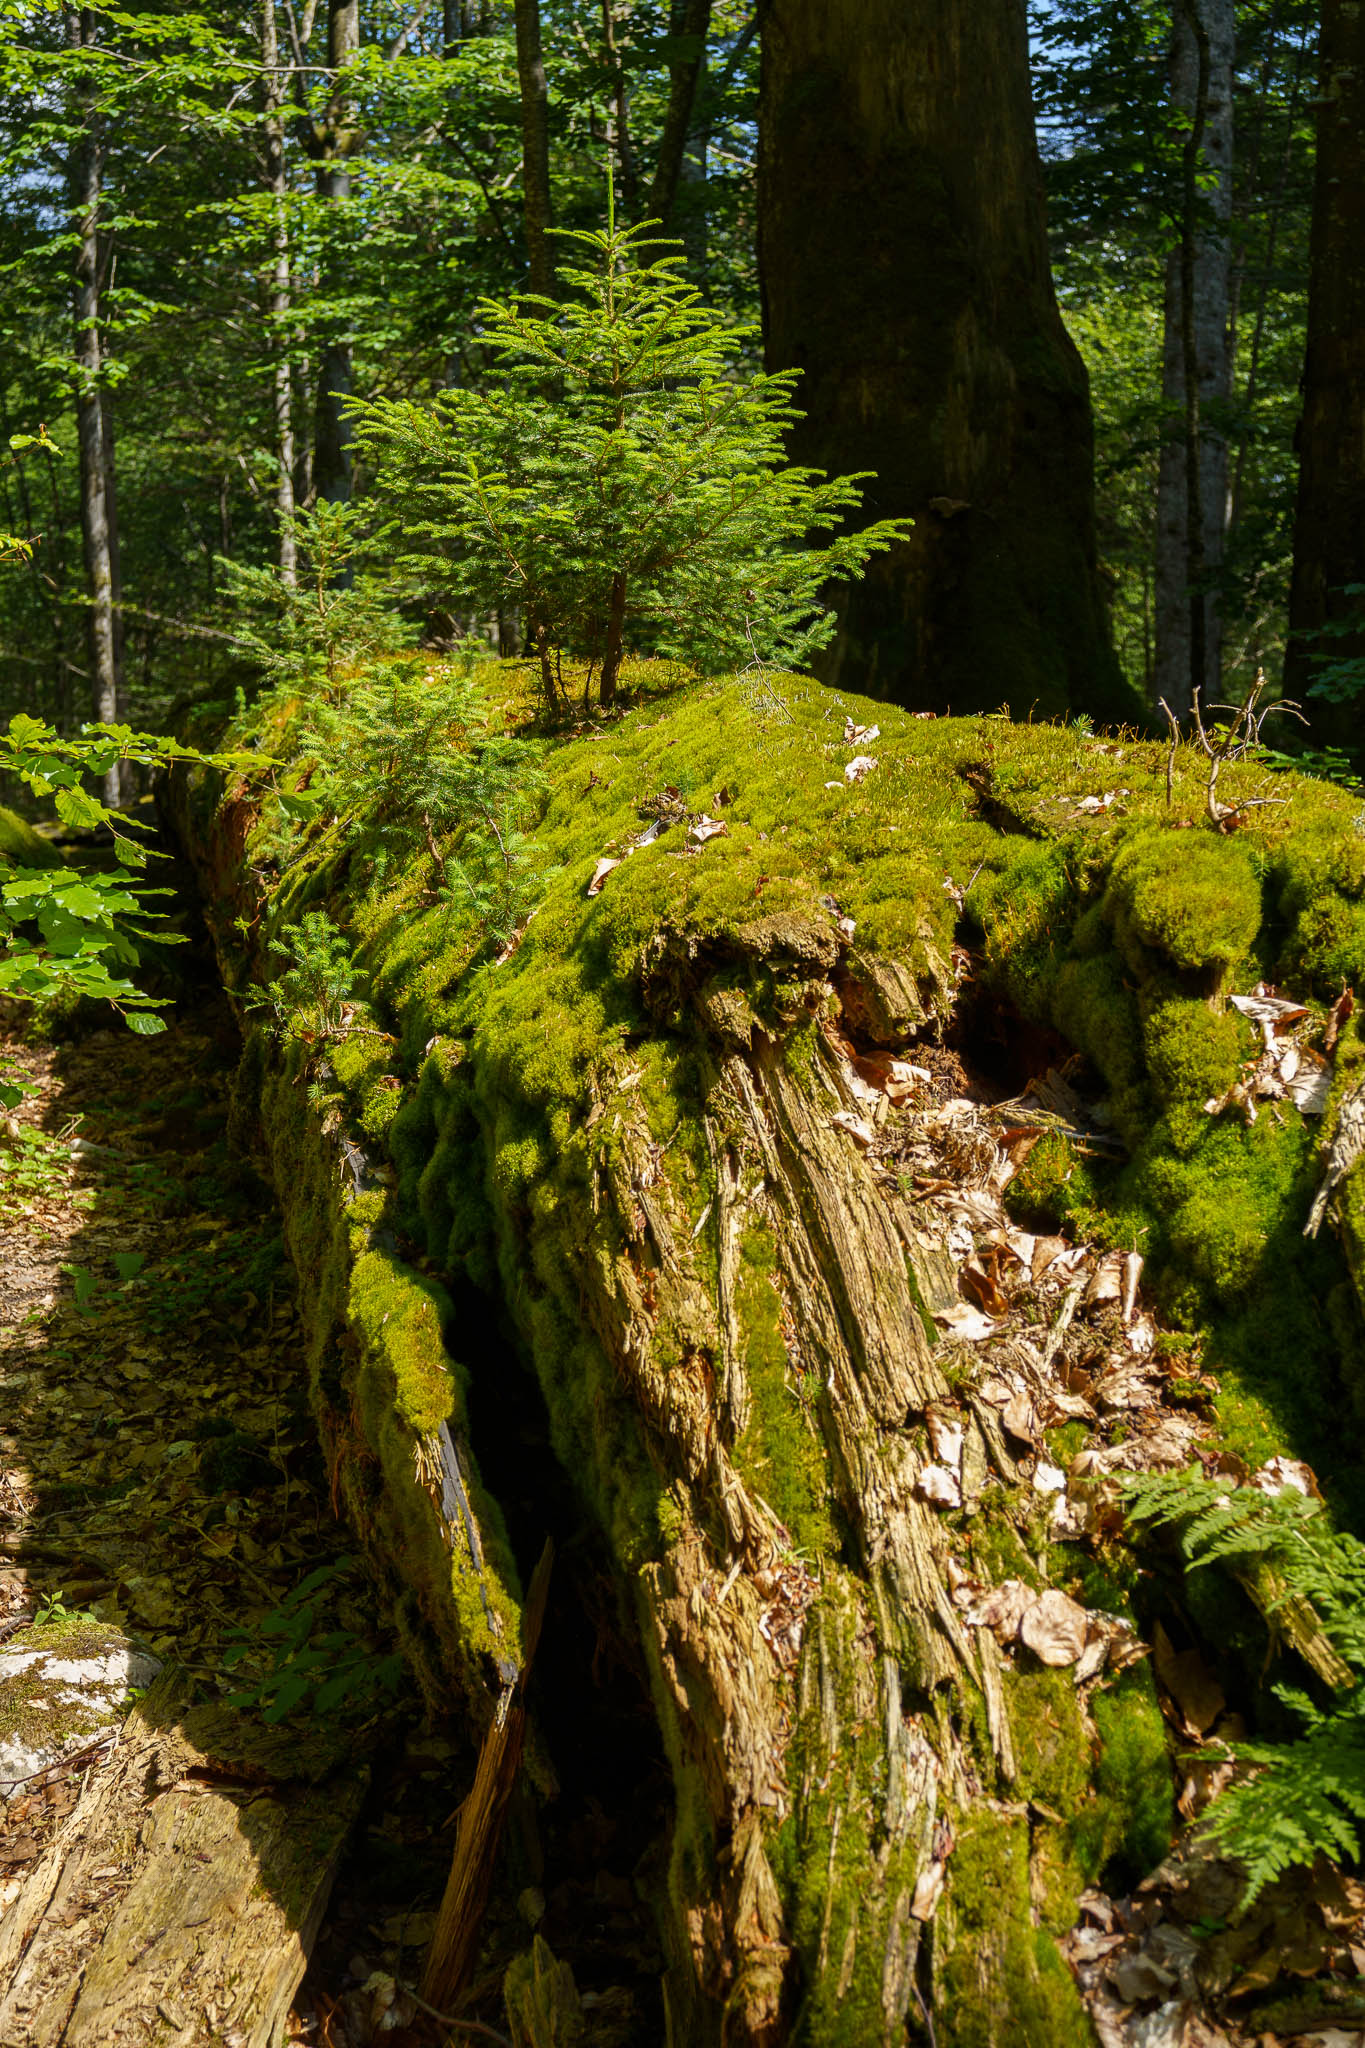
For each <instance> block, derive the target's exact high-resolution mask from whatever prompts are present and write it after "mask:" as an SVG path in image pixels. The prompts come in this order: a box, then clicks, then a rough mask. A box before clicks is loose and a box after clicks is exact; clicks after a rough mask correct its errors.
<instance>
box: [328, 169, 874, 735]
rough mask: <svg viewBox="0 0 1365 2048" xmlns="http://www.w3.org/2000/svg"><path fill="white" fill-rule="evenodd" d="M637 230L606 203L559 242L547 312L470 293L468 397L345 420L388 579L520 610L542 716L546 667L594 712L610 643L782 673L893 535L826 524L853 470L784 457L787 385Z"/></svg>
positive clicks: (555, 690)
mask: <svg viewBox="0 0 1365 2048" xmlns="http://www.w3.org/2000/svg"><path fill="white" fill-rule="evenodd" d="M650 225H652V224H649V223H646V225H645V226H643V227H636V228H619V227H618V226H617V225H616V222H615V218H614V212H612V211H611V210H610V209H609V212H608V220H607V226H606V228H605V230H603V231H596V232H592V233H578V232H569V233H564V234H563V235H562V239H563V240H564V241H565V242H566V243H568V245H569V247H570V252H571V260H570V261H569V262H567V263H566V264H564V265H563V266H562V267H561V268H560V270H559V273H558V275H559V280H560V286H561V291H562V294H563V296H562V298H560V299H557V300H551V299H546V298H536V297H524V298H521V299H520V300H518V301H516V302H507V303H498V302H495V301H491V300H485V301H483V302H482V304H481V305H480V308H479V317H480V320H481V322H482V335H481V339H482V342H483V345H484V348H485V350H486V351H487V354H488V355H489V357H490V358H491V359H492V360H493V361H494V362H495V363H496V364H497V366H498V367H497V369H496V371H495V373H494V374H493V376H492V377H491V378H490V380H489V382H488V383H487V385H486V387H485V388H482V389H479V390H467V389H462V390H456V391H448V392H445V393H443V394H442V395H441V397H440V398H438V399H437V400H436V401H435V402H434V404H432V405H430V406H424V405H417V404H413V403H411V402H409V401H406V400H398V399H389V400H379V401H375V402H372V403H368V404H363V403H357V404H355V405H354V407H353V410H354V413H355V416H356V419H357V422H358V428H359V439H360V442H361V444H362V445H363V446H364V447H365V448H366V450H367V451H368V452H369V453H370V455H371V456H372V457H375V458H377V459H379V461H380V463H381V473H380V478H379V485H378V488H379V492H380V494H381V496H382V497H384V498H386V499H387V501H388V503H389V504H390V505H391V506H392V508H393V510H394V512H395V513H396V514H397V517H398V521H399V524H400V526H401V527H402V529H403V530H404V532H405V533H406V534H407V536H408V537H409V540H410V541H411V542H413V543H415V544H416V551H415V552H414V553H412V554H410V555H409V556H408V557H407V559H405V560H404V561H403V563H402V565H401V566H402V567H403V569H405V570H410V571H414V572H415V573H416V574H417V575H418V576H419V577H421V578H422V579H424V581H425V583H426V585H427V587H428V588H429V589H433V588H434V589H437V590H439V594H440V596H441V598H442V600H443V601H444V602H446V603H448V604H449V605H450V607H451V608H452V609H453V610H474V611H478V610H480V609H482V610H491V609H494V608H497V609H499V610H503V611H505V610H508V609H510V608H512V607H514V606H519V607H521V609H522V612H523V614H524V617H525V620H526V629H527V640H528V644H529V646H530V647H532V648H534V651H535V653H536V655H537V657H538V659H539V663H540V673H541V679H542V685H543V689H544V693H545V697H546V700H547V702H548V704H549V705H550V706H552V707H553V706H555V705H557V704H559V703H561V702H562V698H563V690H562V685H561V683H560V681H559V677H560V667H559V662H560V657H561V655H563V654H570V655H575V656H578V657H579V658H581V659H584V660H586V661H587V663H588V677H589V687H590V686H591V678H592V676H593V674H594V672H599V673H600V701H601V703H602V704H603V705H604V706H606V705H610V704H611V703H612V702H613V700H614V698H615V695H616V690H617V684H618V680H619V676H620V670H621V661H622V657H623V654H624V652H625V650H626V646H627V642H628V640H629V641H630V642H631V643H632V644H634V645H636V646H639V647H641V648H643V649H648V650H651V651H653V652H656V653H660V654H665V655H672V656H675V657H681V658H683V659H686V660H689V661H693V662H696V663H697V664H698V665H699V666H701V667H703V668H705V669H711V670H715V669H723V668H725V667H727V666H729V665H731V664H733V663H734V662H735V660H736V659H737V658H738V657H740V656H742V655H743V654H744V653H745V652H746V651H748V650H749V649H754V650H756V651H757V652H758V653H759V654H761V655H762V656H763V657H764V658H766V659H771V660H782V661H785V662H788V663H792V662H798V661H800V660H802V659H803V658H804V657H805V656H806V655H808V654H809V653H810V652H811V651H812V650H813V649H815V648H816V647H819V646H821V645H823V644H824V642H825V641H826V640H827V639H828V638H829V637H830V635H831V633H832V632H833V629H834V619H833V615H832V613H831V612H830V611H829V610H828V609H827V607H826V606H825V604H824V602H823V597H822V593H823V592H824V590H825V588H826V586H827V585H828V584H829V582H830V581H831V580H832V579H838V578H844V579H847V578H851V577H856V576H857V575H859V574H860V573H861V571H862V569H863V567H864V565H865V563H866V562H867V560H868V557H869V556H870V555H872V554H874V553H876V552H877V551H878V550H880V549H884V548H887V547H890V546H891V545H892V543H893V542H895V541H897V540H900V539H902V538H904V536H905V534H906V533H907V531H908V528H909V522H907V521H904V520H881V521H879V522H877V523H876V524H875V525H872V526H868V527H865V528H863V530H862V531H861V532H858V533H847V532H838V531H837V529H838V528H839V527H840V526H841V525H842V524H843V522H844V520H845V518H846V517H847V515H849V514H850V513H852V512H854V511H855V510H856V509H857V507H858V505H859V503H860V497H861V494H860V492H859V490H858V488H857V486H858V484H859V482H860V481H861V480H862V478H861V477H858V476H850V477H840V478H837V479H835V480H833V481H830V480H826V479H825V478H824V476H823V474H822V473H821V472H820V471H817V470H812V469H802V468H797V467H794V466H793V465H791V464H790V463H788V461H787V459H786V453H785V445H784V444H785V436H786V432H787V429H788V427H789V426H790V425H791V423H792V422H793V420H795V419H798V418H799V417H800V414H799V413H798V412H797V411H796V409H795V407H794V405H793V403H792V393H793V388H794V385H795V382H796V377H797V373H796V372H795V371H788V372H783V373H781V374H779V375H775V376H769V375H764V374H761V373H755V372H752V371H749V370H747V369H745V368H744V367H743V358H744V356H745V354H746V352H747V351H748V350H749V349H750V347H751V344H752V340H753V332H754V330H753V329H752V328H748V327H741V326H736V325H734V324H732V323H731V322H729V321H727V320H726V319H725V317H724V316H723V315H722V314H720V313H718V312H716V311H714V310H713V309H712V308H711V307H709V306H707V305H705V304H704V303H703V302H702V299H701V296H700V294H699V293H698V292H696V291H694V290H693V289H692V288H691V287H690V286H689V285H688V284H686V282H685V281H684V280H683V279H682V278H681V277H680V276H679V275H678V268H679V265H680V264H681V262H682V260H683V259H682V256H681V255H680V254H679V253H677V249H678V245H677V244H676V243H671V242H662V241H660V240H658V239H657V238H652V237H651V235H650V232H649V228H650ZM812 535H832V536H833V538H830V539H828V540H827V541H826V543H825V544H824V545H821V546H817V545H813V544H812V541H811V536H812ZM585 694H586V693H585Z"/></svg>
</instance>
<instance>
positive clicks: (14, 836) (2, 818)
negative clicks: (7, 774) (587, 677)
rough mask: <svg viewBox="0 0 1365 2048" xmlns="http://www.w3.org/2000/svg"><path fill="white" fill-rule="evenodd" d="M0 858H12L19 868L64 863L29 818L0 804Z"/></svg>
mask: <svg viewBox="0 0 1365 2048" xmlns="http://www.w3.org/2000/svg"><path fill="white" fill-rule="evenodd" d="M0 860H10V861H13V862H14V865H15V866H16V867H19V868H56V867H60V866H61V865H62V858H61V855H60V854H59V853H58V852H57V850H56V848H55V847H54V846H53V845H52V844H51V842H50V841H49V840H47V839H44V837H43V835H42V833H41V832H36V831H35V830H34V828H33V827H32V825H30V824H29V823H28V821H27V819H24V818H21V817H20V816H19V814H18V812H17V811H7V810H6V809H5V808H4V806H3V805H0Z"/></svg>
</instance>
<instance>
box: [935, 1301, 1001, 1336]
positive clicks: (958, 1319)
mask: <svg viewBox="0 0 1365 2048" xmlns="http://www.w3.org/2000/svg"><path fill="white" fill-rule="evenodd" d="M934 1321H935V1322H936V1323H940V1324H942V1326H943V1328H944V1329H945V1330H947V1332H948V1333H949V1335H950V1336H953V1337H961V1338H962V1340H963V1342H964V1343H966V1344H982V1343H984V1342H985V1340H986V1338H987V1337H993V1336H994V1335H995V1333H996V1331H997V1330H998V1329H999V1328H1000V1325H999V1323H997V1322H993V1321H992V1320H991V1318H990V1317H989V1316H985V1315H982V1313H981V1311H980V1309H979V1308H973V1307H972V1305H971V1303H970V1302H966V1301H958V1302H954V1304H953V1306H952V1307H951V1308H941V1309H935V1311H934Z"/></svg>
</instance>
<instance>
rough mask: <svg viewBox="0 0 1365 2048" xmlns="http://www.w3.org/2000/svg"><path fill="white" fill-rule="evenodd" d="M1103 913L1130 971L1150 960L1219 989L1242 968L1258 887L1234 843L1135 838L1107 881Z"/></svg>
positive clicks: (1165, 834)
mask: <svg viewBox="0 0 1365 2048" xmlns="http://www.w3.org/2000/svg"><path fill="white" fill-rule="evenodd" d="M1105 908H1106V911H1107V913H1108V915H1109V917H1110V919H1111V920H1112V922H1113V926H1114V936H1115V940H1116V942H1117V944H1118V947H1119V950H1120V952H1121V953H1122V954H1123V956H1124V959H1125V962H1126V964H1127V966H1128V967H1129V969H1130V971H1131V972H1132V973H1134V974H1137V975H1139V976H1141V977H1144V978H1145V977H1146V976H1147V975H1148V974H1149V973H1150V972H1151V967H1152V960H1151V956H1152V955H1155V956H1156V959H1157V962H1158V963H1164V964H1165V965H1166V966H1167V967H1169V968H1174V969H1175V970H1176V972H1177V973H1183V974H1197V975H1201V976H1205V977H1207V978H1209V979H1210V980H1211V981H1212V982H1213V983H1214V985H1217V984H1218V983H1221V981H1222V980H1223V978H1224V976H1225V975H1226V974H1227V972H1228V970H1229V968H1231V967H1233V966H1234V965H1236V964H1237V963H1238V962H1239V961H1242V960H1245V959H1246V958H1247V957H1248V955H1249V954H1250V952H1251V949H1252V947H1253V945H1254V944H1255V941H1256V936H1257V933H1258V932H1259V930H1260V926H1261V887H1260V882H1259V881H1258V879H1257V875H1256V870H1255V867H1254V866H1253V864H1252V861H1251V859H1250V856H1249V855H1248V854H1247V853H1246V852H1245V851H1244V850H1243V848H1242V847H1241V846H1240V845H1238V844H1237V843H1236V842H1235V841H1233V842H1228V841H1226V840H1225V841H1221V842H1220V841H1219V840H1217V839H1215V838H1214V837H1213V836H1212V835H1210V834H1204V833H1197V832H1180V833H1176V832H1169V831H1161V830H1157V831H1146V832H1138V833H1135V834H1134V835H1133V836H1132V837H1131V838H1130V839H1129V840H1127V841H1126V843H1125V844H1124V845H1123V846H1122V848H1121V849H1120V851H1119V853H1118V855H1117V856H1116V858H1115V860H1114V864H1113V866H1112V868H1111V869H1110V873H1109V885H1108V889H1107V891H1106V894H1105Z"/></svg>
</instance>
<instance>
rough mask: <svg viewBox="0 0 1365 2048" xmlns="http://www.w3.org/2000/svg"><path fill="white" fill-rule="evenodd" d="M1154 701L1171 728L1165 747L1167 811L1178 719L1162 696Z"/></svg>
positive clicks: (1169, 800) (1177, 737) (1178, 736)
mask: <svg viewBox="0 0 1365 2048" xmlns="http://www.w3.org/2000/svg"><path fill="white" fill-rule="evenodd" d="M1156 701H1157V703H1158V705H1159V706H1160V708H1161V709H1162V710H1163V711H1164V712H1165V714H1166V717H1167V719H1168V720H1169V722H1170V728H1171V744H1170V746H1169V747H1168V748H1167V749H1166V808H1167V810H1168V811H1169V809H1170V808H1171V785H1172V777H1173V775H1174V771H1175V750H1176V748H1177V747H1178V746H1179V745H1180V720H1179V719H1178V718H1177V717H1176V715H1175V713H1174V711H1172V709H1171V707H1170V705H1169V704H1168V703H1167V702H1166V699H1165V698H1164V697H1158V698H1157V700H1156Z"/></svg>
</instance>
